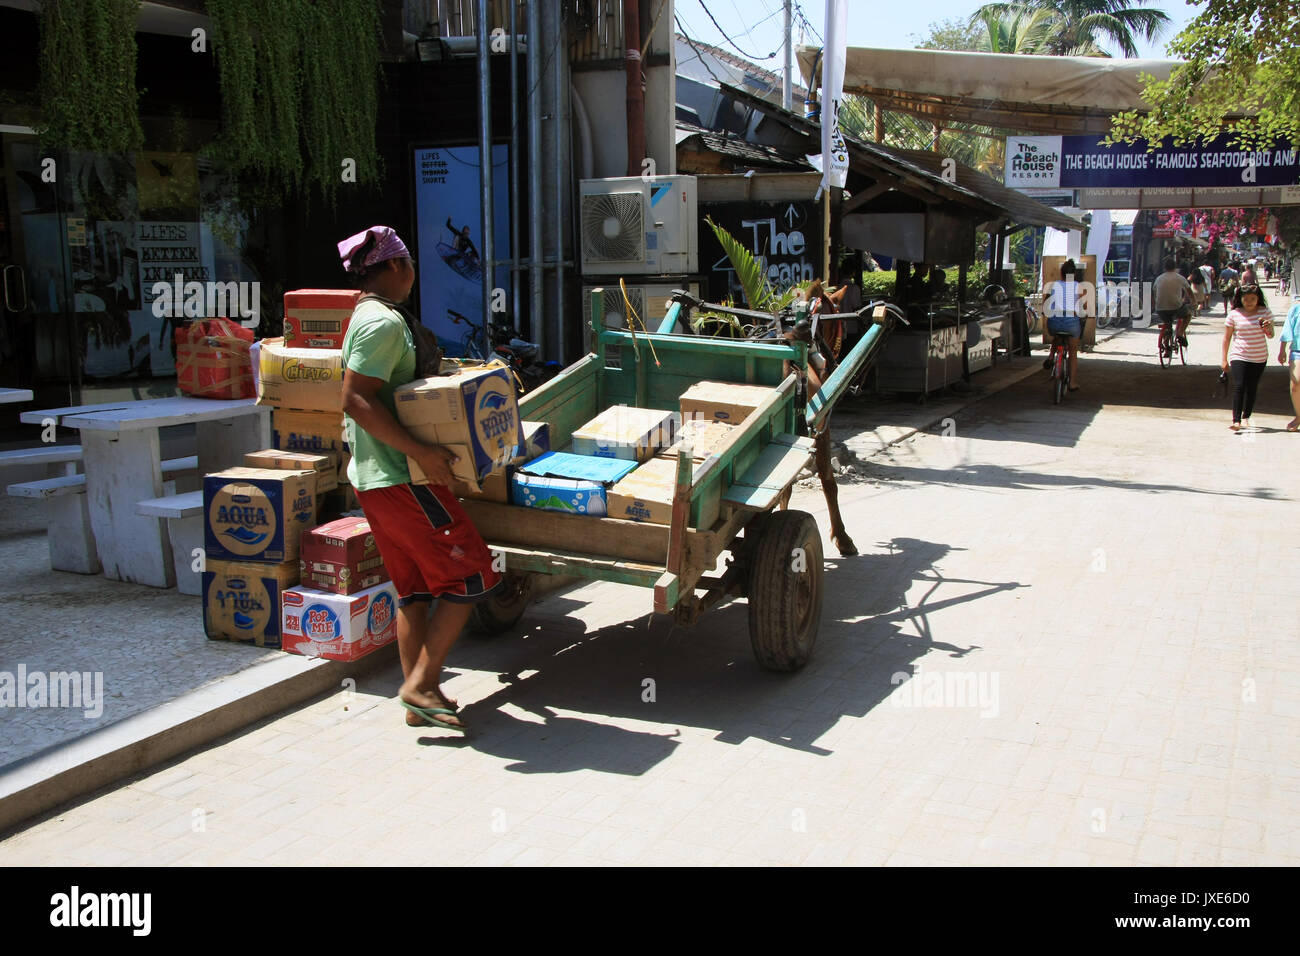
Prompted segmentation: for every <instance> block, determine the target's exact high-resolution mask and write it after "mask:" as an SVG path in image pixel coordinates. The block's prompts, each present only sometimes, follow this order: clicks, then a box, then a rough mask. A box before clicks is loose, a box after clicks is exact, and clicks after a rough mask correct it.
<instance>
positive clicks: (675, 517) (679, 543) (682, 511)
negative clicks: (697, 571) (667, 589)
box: [655, 451, 691, 600]
mask: <svg viewBox="0 0 1300 956" xmlns="http://www.w3.org/2000/svg"><path fill="white" fill-rule="evenodd" d="M690 513H691V456H690V455H688V454H687V453H686V452H685V451H679V452H678V453H677V486H676V488H674V490H673V514H672V524H671V525H669V527H668V561H667V564H666V570H667V571H668V573H669V574H671V575H673V577H676V576H677V575H679V574H680V573H681V570H682V565H683V564H684V563H685V561H686V525H687V521H688V519H689V518H690ZM658 594H659V588H658V586H656V587H655V595H656V600H657V599H658Z"/></svg>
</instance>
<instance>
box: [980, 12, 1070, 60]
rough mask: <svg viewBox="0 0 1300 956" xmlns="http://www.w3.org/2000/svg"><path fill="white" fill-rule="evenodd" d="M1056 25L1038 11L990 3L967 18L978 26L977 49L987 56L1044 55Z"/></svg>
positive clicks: (1048, 14) (1050, 16) (1051, 16)
mask: <svg viewBox="0 0 1300 956" xmlns="http://www.w3.org/2000/svg"><path fill="white" fill-rule="evenodd" d="M1056 23H1057V19H1056V15H1055V14H1054V13H1053V12H1052V11H1050V10H1046V9H1044V8H1041V7H1032V8H1031V7H1026V6H1023V5H1021V4H1012V3H990V4H986V5H985V6H982V7H980V8H979V9H978V10H976V11H975V13H974V14H972V15H971V18H970V24H971V25H972V26H979V27H980V28H981V33H980V35H979V45H980V49H981V50H985V51H987V52H989V53H1045V52H1046V50H1047V42H1048V40H1049V39H1050V38H1051V35H1052V31H1053V29H1054V28H1055V26H1056Z"/></svg>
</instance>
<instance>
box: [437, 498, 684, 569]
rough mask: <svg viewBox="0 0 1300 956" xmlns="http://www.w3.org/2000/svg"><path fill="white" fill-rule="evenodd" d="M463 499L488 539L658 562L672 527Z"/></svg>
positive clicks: (666, 545) (661, 557)
mask: <svg viewBox="0 0 1300 956" xmlns="http://www.w3.org/2000/svg"><path fill="white" fill-rule="evenodd" d="M461 504H462V505H463V506H464V508H465V512H466V513H467V514H468V515H469V517H470V519H471V520H472V521H473V522H474V526H475V527H476V528H478V530H479V534H481V535H482V536H483V539H484V540H485V541H487V542H488V544H490V545H494V546H495V545H514V546H524V547H532V548H536V549H539V550H542V551H548V552H549V551H552V550H554V549H557V548H568V549H572V550H573V551H580V552H581V553H583V554H586V555H591V556H603V557H609V558H615V559H621V560H627V561H642V562H646V563H654V564H660V565H661V566H662V562H663V560H664V556H665V555H666V554H667V553H668V528H667V527H666V526H664V525H655V524H641V523H639V522H635V521H623V520H621V519H619V518H592V517H588V516H586V515H567V514H562V513H560V512H558V511H540V510H538V509H536V508H521V507H518V506H516V505H505V504H500V503H497V502H491V501H475V500H473V499H467V500H465V501H462V502H461Z"/></svg>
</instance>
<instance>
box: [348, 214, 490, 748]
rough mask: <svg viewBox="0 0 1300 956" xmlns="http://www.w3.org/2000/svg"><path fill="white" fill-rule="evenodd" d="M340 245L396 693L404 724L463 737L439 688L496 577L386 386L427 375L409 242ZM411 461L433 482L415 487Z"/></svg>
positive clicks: (355, 467)
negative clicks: (392, 597) (406, 305)
mask: <svg viewBox="0 0 1300 956" xmlns="http://www.w3.org/2000/svg"><path fill="white" fill-rule="evenodd" d="M338 250H339V256H340V257H341V258H342V260H343V268H344V269H345V270H347V271H348V272H350V273H352V275H354V276H355V277H356V278H357V280H358V283H359V285H360V286H361V289H362V291H363V293H364V294H363V295H362V296H361V298H360V299H359V300H358V302H357V305H356V308H355V309H354V310H353V313H352V320H351V324H350V325H349V327H348V332H347V335H346V336H345V337H344V339H343V364H344V373H343V411H344V413H345V417H344V432H345V435H346V438H347V441H348V444H349V445H350V446H351V449H352V461H351V462H350V463H349V464H348V480H349V481H350V482H351V483H352V487H353V488H355V489H356V492H357V498H358V499H359V500H360V502H361V508H362V510H363V511H364V512H365V514H366V519H367V520H368V521H369V522H370V528H371V531H373V532H374V535H375V542H376V544H378V546H379V553H380V555H381V556H382V557H383V559H384V565H385V567H386V568H387V570H388V573H389V575H390V576H391V577H392V579H393V585H394V587H395V588H396V590H397V597H398V615H397V646H398V653H399V656H400V657H401V660H402V674H403V676H404V680H403V682H402V686H401V690H400V691H399V697H400V700H401V703H402V706H403V707H405V708H406V709H407V710H408V711H409V713H408V714H407V716H406V722H407V724H409V725H411V726H426V725H428V724H436V725H438V726H442V727H449V728H452V729H454V730H461V731H463V730H464V729H465V726H464V724H463V723H462V722H461V720H460V718H459V717H458V716H457V715H456V710H457V708H456V702H455V701H453V700H450V699H449V698H447V697H446V696H445V695H444V694H443V693H442V691H441V689H440V687H439V684H440V682H441V678H442V667H443V662H444V661H445V660H446V658H447V654H448V652H449V651H450V650H451V648H452V645H453V644H455V643H456V640H457V638H459V637H460V633H461V630H462V629H463V628H464V626H465V623H466V622H467V621H468V620H469V615H470V612H471V611H472V610H473V604H474V603H475V602H477V601H481V600H483V599H485V598H486V597H488V596H489V595H490V594H492V593H493V592H494V591H495V590H497V588H498V587H499V586H500V584H501V575H500V573H499V572H498V571H496V570H495V569H494V568H493V562H492V555H491V552H490V551H489V550H488V547H487V545H486V544H484V542H483V538H482V537H481V536H480V535H479V533H478V529H477V528H475V527H474V525H473V523H472V522H471V521H470V519H469V516H468V515H466V514H465V510H464V508H462V507H461V504H460V502H459V501H457V500H456V496H455V495H454V494H452V492H451V488H450V487H449V486H450V484H451V482H452V472H451V466H452V465H453V464H454V463H455V462H456V456H455V454H454V453H453V452H452V451H450V450H449V449H447V448H444V447H442V446H440V445H426V444H424V443H423V442H421V441H418V440H417V439H415V438H413V437H412V436H411V434H410V432H408V431H407V430H406V429H405V428H404V427H402V425H401V423H400V422H398V420H397V411H396V407H395V405H394V402H393V391H394V389H396V388H397V387H398V386H400V385H405V384H406V383H407V382H410V381H412V380H414V379H415V378H416V377H417V376H418V375H420V374H427V367H428V365H430V364H432V363H431V362H428V361H427V358H428V356H427V354H426V353H427V350H428V347H427V345H426V344H425V340H424V339H423V336H422V335H421V333H422V331H423V330H422V329H421V328H420V327H419V326H418V324H417V323H416V322H415V320H414V318H408V316H406V315H404V314H403V313H402V312H401V311H399V306H400V303H402V302H404V301H405V300H406V299H407V297H408V296H409V295H410V294H411V286H412V285H414V283H415V263H414V261H413V260H412V259H411V257H410V254H409V253H408V252H407V249H406V245H405V244H404V243H403V242H402V240H401V239H400V238H399V237H398V235H397V233H396V232H395V231H393V230H392V229H390V228H389V227H387V226H373V227H371V228H370V229H367V230H366V231H365V232H361V233H357V234H356V235H355V236H352V237H350V238H348V239H345V240H343V241H342V242H340V243H339V244H338ZM408 456H409V457H410V458H411V459H412V460H414V461H415V462H416V463H417V464H419V466H420V468H421V469H423V471H424V473H425V474H426V475H427V476H428V478H429V484H427V485H416V484H412V482H411V473H410V471H409V469H408V467H407V463H406V459H407V457H408ZM434 599H437V606H436V607H435V608H434V610H433V614H432V617H431V616H430V614H429V605H430V603H431V602H432V601H433V600H434Z"/></svg>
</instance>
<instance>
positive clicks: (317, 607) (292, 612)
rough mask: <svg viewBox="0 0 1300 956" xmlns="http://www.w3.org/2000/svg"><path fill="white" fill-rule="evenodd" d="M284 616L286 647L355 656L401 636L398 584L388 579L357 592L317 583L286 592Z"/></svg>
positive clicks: (329, 655)
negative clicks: (334, 589) (334, 590)
mask: <svg viewBox="0 0 1300 956" xmlns="http://www.w3.org/2000/svg"><path fill="white" fill-rule="evenodd" d="M283 608H284V609H283V613H282V616H281V620H280V627H281V635H282V636H281V641H282V646H283V648H284V649H285V650H286V651H290V652H291V653H294V654H302V655H304V656H306V657H323V658H325V659H326V660H331V661H355V660H358V659H359V658H362V657H365V656H366V655H367V654H369V653H370V652H371V651H373V650H376V649H378V648H380V647H383V646H384V645H385V644H388V643H390V642H391V641H394V640H396V639H397V590H396V588H394V586H393V582H392V581H385V582H384V583H383V584H377V585H375V586H374V587H372V588H366V590H364V591H358V592H357V593H356V594H333V593H331V592H329V591H317V590H316V589H315V588H303V587H298V588H293V589H291V590H288V591H285V592H284V605H283Z"/></svg>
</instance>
